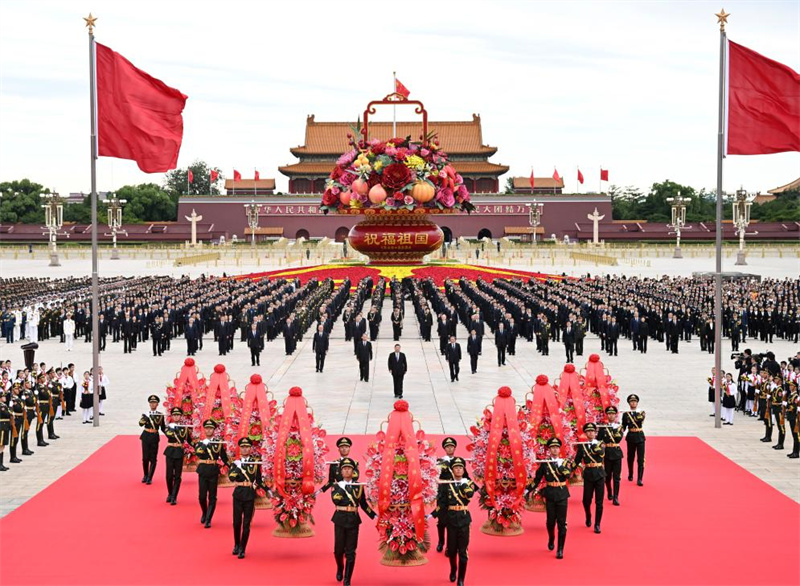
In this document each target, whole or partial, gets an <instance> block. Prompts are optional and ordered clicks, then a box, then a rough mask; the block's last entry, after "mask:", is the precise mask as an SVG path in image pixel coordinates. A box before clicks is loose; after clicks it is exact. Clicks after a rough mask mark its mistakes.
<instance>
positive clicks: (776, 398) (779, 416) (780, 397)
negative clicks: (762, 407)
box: [767, 376, 786, 450]
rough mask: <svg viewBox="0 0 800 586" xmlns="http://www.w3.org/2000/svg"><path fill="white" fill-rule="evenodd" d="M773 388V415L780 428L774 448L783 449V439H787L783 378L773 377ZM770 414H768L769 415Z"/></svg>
mask: <svg viewBox="0 0 800 586" xmlns="http://www.w3.org/2000/svg"><path fill="white" fill-rule="evenodd" d="M773 378H774V382H773V383H772V385H773V386H772V389H771V390H770V397H769V400H770V404H771V405H772V417H774V418H775V426H776V427H777V428H778V443H777V444H775V445H774V446H772V449H773V450H782V449H783V440H785V439H786V426H785V422H784V419H785V417H786V411H785V409H786V391H785V390H784V388H783V380H781V377H780V376H776V377H773ZM769 416H770V415H769V414H767V417H769Z"/></svg>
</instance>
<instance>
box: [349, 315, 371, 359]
mask: <svg viewBox="0 0 800 586" xmlns="http://www.w3.org/2000/svg"><path fill="white" fill-rule="evenodd" d="M351 331H352V334H353V354H355V355H358V347H359V346H360V345H361V338H362V337H363V336H364V334H365V333H366V331H367V320H365V319H364V316H363V315H361V312H359V313H358V314H357V315H356V319H355V320H353V325H352V328H351Z"/></svg>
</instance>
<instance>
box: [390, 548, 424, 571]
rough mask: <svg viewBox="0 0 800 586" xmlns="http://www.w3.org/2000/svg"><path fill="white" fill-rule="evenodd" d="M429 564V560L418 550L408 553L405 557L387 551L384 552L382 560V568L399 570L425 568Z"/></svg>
mask: <svg viewBox="0 0 800 586" xmlns="http://www.w3.org/2000/svg"><path fill="white" fill-rule="evenodd" d="M427 563H428V558H426V557H425V554H424V553H422V552H421V551H420V550H418V549H415V550H414V551H409V552H406V553H404V554H403V555H399V554H398V553H397V552H396V551H390V550H388V549H387V550H386V551H384V552H383V557H382V558H381V565H382V566H394V567H398V568H402V567H406V568H407V567H412V566H424V565H425V564H427Z"/></svg>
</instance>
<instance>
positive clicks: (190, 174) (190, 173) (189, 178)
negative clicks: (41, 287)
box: [188, 169, 194, 183]
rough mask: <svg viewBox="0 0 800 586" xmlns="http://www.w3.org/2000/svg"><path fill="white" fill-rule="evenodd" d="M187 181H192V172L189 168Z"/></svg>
mask: <svg viewBox="0 0 800 586" xmlns="http://www.w3.org/2000/svg"><path fill="white" fill-rule="evenodd" d="M188 181H189V183H194V173H192V170H191V169H189V176H188Z"/></svg>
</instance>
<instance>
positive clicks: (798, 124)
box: [727, 41, 800, 155]
mask: <svg viewBox="0 0 800 586" xmlns="http://www.w3.org/2000/svg"><path fill="white" fill-rule="evenodd" d="M727 139H728V143H727V153H728V154H729V155H764V154H769V153H784V152H787V151H800V75H798V74H797V72H796V71H794V70H793V69H791V68H790V67H787V66H786V65H783V64H782V63H778V62H777V61H773V60H772V59H768V58H766V57H764V56H763V55H759V54H758V53H756V52H755V51H753V50H751V49H748V48H747V47H743V46H742V45H737V44H736V43H734V42H731V41H728V133H727Z"/></svg>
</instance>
